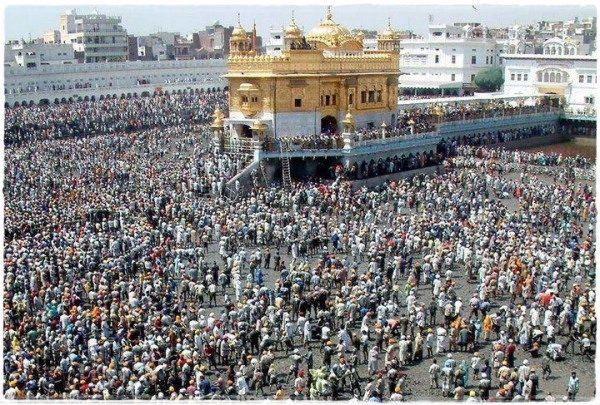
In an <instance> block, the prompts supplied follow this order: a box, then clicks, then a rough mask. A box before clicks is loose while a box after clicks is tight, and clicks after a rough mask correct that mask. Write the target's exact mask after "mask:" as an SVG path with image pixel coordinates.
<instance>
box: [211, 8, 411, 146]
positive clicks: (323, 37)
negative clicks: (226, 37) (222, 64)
mask: <svg viewBox="0 0 600 405" xmlns="http://www.w3.org/2000/svg"><path fill="white" fill-rule="evenodd" d="M363 40H364V37H363V34H362V33H358V34H357V35H352V33H351V32H350V31H349V30H348V29H347V28H345V27H344V26H342V25H341V24H339V23H337V22H335V21H334V19H333V15H332V13H331V8H330V7H328V8H327V12H326V15H325V18H324V19H323V20H321V21H320V23H319V24H318V25H317V26H316V27H314V28H313V29H312V30H311V31H310V32H309V33H308V34H306V35H304V33H303V32H302V30H301V29H300V28H299V27H298V25H297V24H296V21H295V19H294V17H293V16H292V19H291V21H290V23H289V25H288V26H287V27H286V28H285V29H284V31H283V49H282V51H281V54H278V55H265V54H262V55H261V54H259V52H258V50H257V49H255V47H254V46H253V41H252V38H251V36H250V34H249V33H248V32H247V31H246V30H245V29H244V28H243V27H242V26H241V24H240V23H239V21H238V26H237V27H236V28H235V29H234V31H233V33H232V36H231V39H230V49H231V51H230V55H229V60H228V73H227V74H226V75H225V77H227V79H228V80H229V117H228V118H224V119H223V117H221V116H220V117H219V120H221V121H220V122H219V124H218V125H223V126H224V132H225V134H227V135H228V136H231V137H254V139H257V138H260V139H263V137H265V136H266V137H272V138H276V137H286V136H311V135H315V134H320V133H322V132H340V130H341V128H340V125H339V124H338V123H343V122H346V123H348V122H351V123H352V126H354V125H355V126H356V128H364V127H379V126H380V125H381V124H382V123H387V125H391V124H393V121H394V120H395V113H396V107H397V95H398V76H399V54H398V50H399V42H400V34H399V33H398V32H396V31H394V30H393V29H392V28H391V26H390V24H389V22H388V26H387V27H386V28H385V29H384V30H383V31H382V32H381V33H380V34H379V35H378V37H377V48H378V49H377V50H364V49H363ZM345 127H346V128H344V130H350V129H351V128H347V125H345Z"/></svg>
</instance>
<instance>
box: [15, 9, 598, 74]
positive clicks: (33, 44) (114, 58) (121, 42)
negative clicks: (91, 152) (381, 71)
mask: <svg viewBox="0 0 600 405" xmlns="http://www.w3.org/2000/svg"><path fill="white" fill-rule="evenodd" d="M439 26H440V25H439V24H437V25H433V24H430V28H431V27H439ZM450 26H452V27H456V28H454V31H452V29H451V30H450V31H448V32H447V35H448V38H450V37H456V35H458V34H457V33H458V31H457V30H458V29H460V28H464V27H470V29H471V30H473V37H474V38H479V39H481V40H483V41H484V42H486V43H488V44H490V45H494V46H495V47H496V48H498V53H507V52H512V53H543V46H544V42H546V41H548V40H550V39H553V38H560V39H562V40H565V41H568V42H569V43H570V44H572V45H573V46H574V47H575V52H576V53H577V54H579V55H591V54H592V53H593V52H594V51H595V49H596V17H590V18H585V19H579V18H577V17H576V18H574V19H572V20H568V21H543V20H542V21H539V22H537V23H534V24H530V25H516V26H510V27H485V26H483V25H482V24H480V23H478V22H469V23H464V22H463V23H453V24H450ZM233 30H234V26H232V25H229V26H227V25H223V24H221V22H219V21H216V22H215V23H214V24H212V25H210V26H207V27H205V29H204V30H202V31H197V32H192V33H189V34H182V33H180V32H162V31H159V32H156V33H153V34H150V35H136V34H132V33H128V31H127V29H126V28H125V26H124V24H123V22H122V19H121V17H119V16H109V15H105V14H101V13H98V12H95V13H93V14H78V13H77V11H76V10H75V9H71V10H67V11H65V12H64V13H63V14H62V15H61V16H60V20H59V21H58V26H57V27H55V28H53V29H50V30H49V31H47V32H46V33H44V34H43V35H42V36H41V37H39V38H35V39H31V40H23V39H11V40H9V41H8V42H7V44H6V45H5V53H4V55H5V56H4V64H5V66H14V65H18V66H26V67H29V68H34V67H36V66H39V65H50V64H70V63H95V62H124V61H138V60H141V61H152V60H155V61H162V60H190V59H216V58H224V57H226V56H227V55H228V53H229V39H230V37H231V33H232V31H233ZM358 31H359V30H358V29H353V30H352V32H353V33H356V32H358ZM361 32H362V33H363V35H364V38H365V41H364V45H365V48H366V49H373V48H375V46H376V36H377V31H376V30H361ZM429 32H430V38H423V37H421V36H419V35H416V34H414V33H413V32H411V31H401V38H402V39H403V40H410V41H409V43H411V44H414V43H418V44H424V43H426V42H431V41H430V39H434V40H435V39H438V38H436V36H435V35H432V34H433V33H434V32H435V31H432V30H431V29H430V30H429ZM253 35H254V41H255V42H256V45H257V47H258V48H260V49H261V50H262V51H263V52H267V53H269V52H268V51H269V50H270V51H275V50H277V47H278V44H279V43H280V41H281V38H282V32H281V29H271V30H270V36H269V38H268V41H266V43H264V44H263V39H262V37H261V36H260V35H257V34H256V27H254V29H253ZM432 37H433V38H432ZM263 45H264V46H263ZM499 62H500V61H499V60H498V63H499ZM492 64H495V63H492Z"/></svg>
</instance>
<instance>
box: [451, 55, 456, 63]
mask: <svg viewBox="0 0 600 405" xmlns="http://www.w3.org/2000/svg"><path fill="white" fill-rule="evenodd" d="M452 63H456V55H452Z"/></svg>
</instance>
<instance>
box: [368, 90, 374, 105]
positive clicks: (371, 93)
mask: <svg viewBox="0 0 600 405" xmlns="http://www.w3.org/2000/svg"><path fill="white" fill-rule="evenodd" d="M374 102H375V90H371V91H369V103H374Z"/></svg>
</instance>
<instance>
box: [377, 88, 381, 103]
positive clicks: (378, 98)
mask: <svg viewBox="0 0 600 405" xmlns="http://www.w3.org/2000/svg"><path fill="white" fill-rule="evenodd" d="M377 102H378V103H381V90H377Z"/></svg>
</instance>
